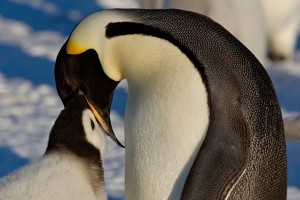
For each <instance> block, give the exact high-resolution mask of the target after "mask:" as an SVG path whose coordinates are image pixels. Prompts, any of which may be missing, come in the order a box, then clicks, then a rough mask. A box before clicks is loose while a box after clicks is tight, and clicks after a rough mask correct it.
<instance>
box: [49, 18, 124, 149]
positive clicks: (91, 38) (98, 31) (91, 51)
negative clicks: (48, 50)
mask: <svg viewBox="0 0 300 200" xmlns="http://www.w3.org/2000/svg"><path fill="white" fill-rule="evenodd" d="M103 13H105V12H103ZM102 15H103V14H102V12H100V13H95V14H92V15H91V16H89V17H87V18H85V19H84V20H83V21H82V22H80V23H79V24H78V25H77V26H76V28H75V29H74V30H73V32H72V33H71V35H70V37H69V38H68V40H67V41H66V43H65V44H64V45H63V46H62V48H61V50H60V52H59V54H58V56H57V59H56V63H55V82H56V88H57V92H58V94H59V97H60V98H61V99H62V102H63V103H64V105H67V104H68V102H69V101H70V100H71V99H72V98H73V97H74V95H76V94H77V93H78V91H79V90H81V91H82V92H83V93H84V95H85V96H86V98H87V100H88V101H89V103H90V105H91V106H92V107H93V108H94V109H93V113H94V114H95V116H96V117H97V119H98V121H99V122H100V125H101V126H102V128H103V129H104V130H105V132H106V134H107V135H108V136H110V137H111V138H112V140H113V141H114V142H116V143H117V144H118V145H119V146H122V147H123V145H122V144H121V143H120V142H119V141H118V139H117V138H116V136H115V134H114V132H113V129H112V127H111V121H110V107H111V103H112V98H113V92H114V90H115V88H116V86H117V85H118V83H119V81H120V77H119V78H116V76H115V75H116V74H118V72H116V71H114V72H113V73H111V71H110V69H113V68H111V67H110V68H107V69H104V68H103V66H102V64H101V63H102V62H103V60H100V57H101V55H100V51H102V50H103V51H104V50H105V48H102V49H101V48H100V47H103V46H105V44H104V43H105V41H106V40H107V39H106V38H105V27H106V25H107V23H109V22H107V21H105V20H104V21H105V22H103V20H102V21H101V19H106V18H105V17H103V16H102ZM106 20H107V19H106ZM105 71H110V73H109V74H110V75H109V76H108V75H107V73H106V72H105ZM111 77H114V78H111Z"/></svg>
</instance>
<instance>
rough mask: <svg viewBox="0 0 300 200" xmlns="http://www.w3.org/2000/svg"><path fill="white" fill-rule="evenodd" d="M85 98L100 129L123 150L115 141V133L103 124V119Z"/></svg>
mask: <svg viewBox="0 0 300 200" xmlns="http://www.w3.org/2000/svg"><path fill="white" fill-rule="evenodd" d="M84 97H85V100H86V102H87V104H88V105H89V107H90V109H91V111H92V112H93V114H94V116H95V117H96V119H97V121H98V122H99V124H100V125H101V127H102V128H103V130H104V131H105V132H106V134H107V135H108V136H109V137H110V138H111V139H112V140H113V141H114V142H115V143H116V144H118V145H119V146H120V147H123V148H125V147H124V146H123V145H122V143H121V142H120V141H119V140H118V139H117V137H116V135H115V133H114V132H113V129H112V128H111V126H109V125H108V123H106V122H105V120H104V119H103V117H101V115H100V114H99V112H98V111H97V110H96V109H95V107H94V106H93V105H92V104H91V103H90V102H89V100H88V99H87V98H86V96H84Z"/></svg>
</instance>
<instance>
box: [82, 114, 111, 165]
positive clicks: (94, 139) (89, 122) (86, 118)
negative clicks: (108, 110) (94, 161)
mask: <svg viewBox="0 0 300 200" xmlns="http://www.w3.org/2000/svg"><path fill="white" fill-rule="evenodd" d="M82 125H83V129H84V132H85V135H86V139H87V141H88V142H89V143H90V144H92V145H93V146H94V147H96V148H97V149H99V151H100V153H101V158H102V159H103V156H104V149H105V137H106V135H105V132H104V130H103V129H102V128H101V127H100V125H99V123H98V122H97V120H96V118H95V116H94V114H93V113H92V111H91V110H90V109H85V110H84V111H83V112H82Z"/></svg>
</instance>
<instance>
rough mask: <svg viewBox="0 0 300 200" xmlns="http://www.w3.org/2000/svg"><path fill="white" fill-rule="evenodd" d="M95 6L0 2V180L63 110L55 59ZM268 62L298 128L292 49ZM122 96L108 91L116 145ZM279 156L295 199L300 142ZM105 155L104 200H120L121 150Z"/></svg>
mask: <svg viewBox="0 0 300 200" xmlns="http://www.w3.org/2000/svg"><path fill="white" fill-rule="evenodd" d="M70 2H72V3H70ZM106 2H111V1H110V0H107V1H106ZM120 2H121V1H120ZM130 2H131V4H130V5H129V4H128V5H127V6H128V7H132V6H136V5H137V1H133V0H132V1H130ZM100 3H101V0H94V1H86V2H85V4H84V5H83V4H82V3H81V1H80V0H73V1H59V0H52V1H46V0H2V1H1V2H0V52H1V54H0V177H1V176H5V175H7V174H8V173H9V172H12V171H13V170H15V169H17V168H19V167H21V166H23V165H25V164H27V163H28V162H31V161H33V160H36V159H38V158H40V156H41V155H42V154H43V153H44V151H45V149H46V146H47V140H48V135H49V132H50V130H51V127H52V125H53V123H54V121H55V119H56V117H57V116H58V114H59V112H60V110H62V109H63V106H62V103H61V102H60V100H59V98H58V96H57V93H56V89H55V85H54V75H53V67H54V62H55V57H56V55H57V52H58V51H59V49H60V47H61V46H62V44H63V43H64V41H65V40H66V38H67V37H68V34H69V33H70V31H71V30H72V28H73V27H74V26H75V25H76V23H77V22H78V19H80V18H81V17H83V16H85V15H87V14H89V13H91V12H93V11H95V10H99V9H101V7H99V4H100ZM115 5H121V4H115ZM123 6H125V5H123ZM118 7H121V6H118ZM299 49H300V48H299V47H298V50H299ZM269 65H270V67H268V68H267V69H268V73H269V74H270V76H271V78H272V80H273V82H274V86H275V89H276V91H277V94H278V98H279V101H280V105H281V107H282V111H283V116H284V117H285V119H295V120H294V121H296V122H295V123H298V124H299V121H297V120H296V119H298V118H299V116H300V114H299V113H300V103H299V102H300V92H299V88H300V52H298V53H297V55H296V56H295V58H294V59H293V60H290V61H285V62H279V63H276V64H273V63H270V64H269ZM126 93H127V86H126V82H123V83H121V86H119V87H118V89H117V90H116V93H115V97H114V102H113V105H112V113H111V117H112V124H113V128H114V131H115V132H116V134H117V136H118V138H120V140H121V142H122V143H124V142H123V141H124V134H123V123H124V122H123V116H124V110H125V103H126ZM292 121H293V120H292ZM298 131H299V129H298ZM296 132H297V131H296ZM294 134H296V135H300V133H299V132H297V133H295V131H294ZM287 152H288V176H289V180H288V184H289V187H288V199H289V200H296V199H297V200H298V199H300V158H299V155H300V142H297V141H288V143H287ZM105 155H106V156H105V160H104V169H105V181H106V189H107V191H108V194H109V199H111V200H112V199H124V184H125V182H124V166H125V161H124V149H122V148H120V147H118V146H117V145H115V144H114V143H113V142H111V140H108V144H107V145H106V151H105Z"/></svg>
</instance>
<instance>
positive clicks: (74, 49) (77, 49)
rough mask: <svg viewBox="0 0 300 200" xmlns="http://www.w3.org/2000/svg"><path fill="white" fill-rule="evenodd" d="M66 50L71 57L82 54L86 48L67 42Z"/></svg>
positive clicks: (70, 41)
mask: <svg viewBox="0 0 300 200" xmlns="http://www.w3.org/2000/svg"><path fill="white" fill-rule="evenodd" d="M66 49H67V53H68V54H73V55H77V54H80V53H83V52H85V51H86V50H88V48H86V47H84V46H83V45H80V44H78V43H76V42H74V41H72V40H69V41H68V44H67V48H66Z"/></svg>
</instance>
